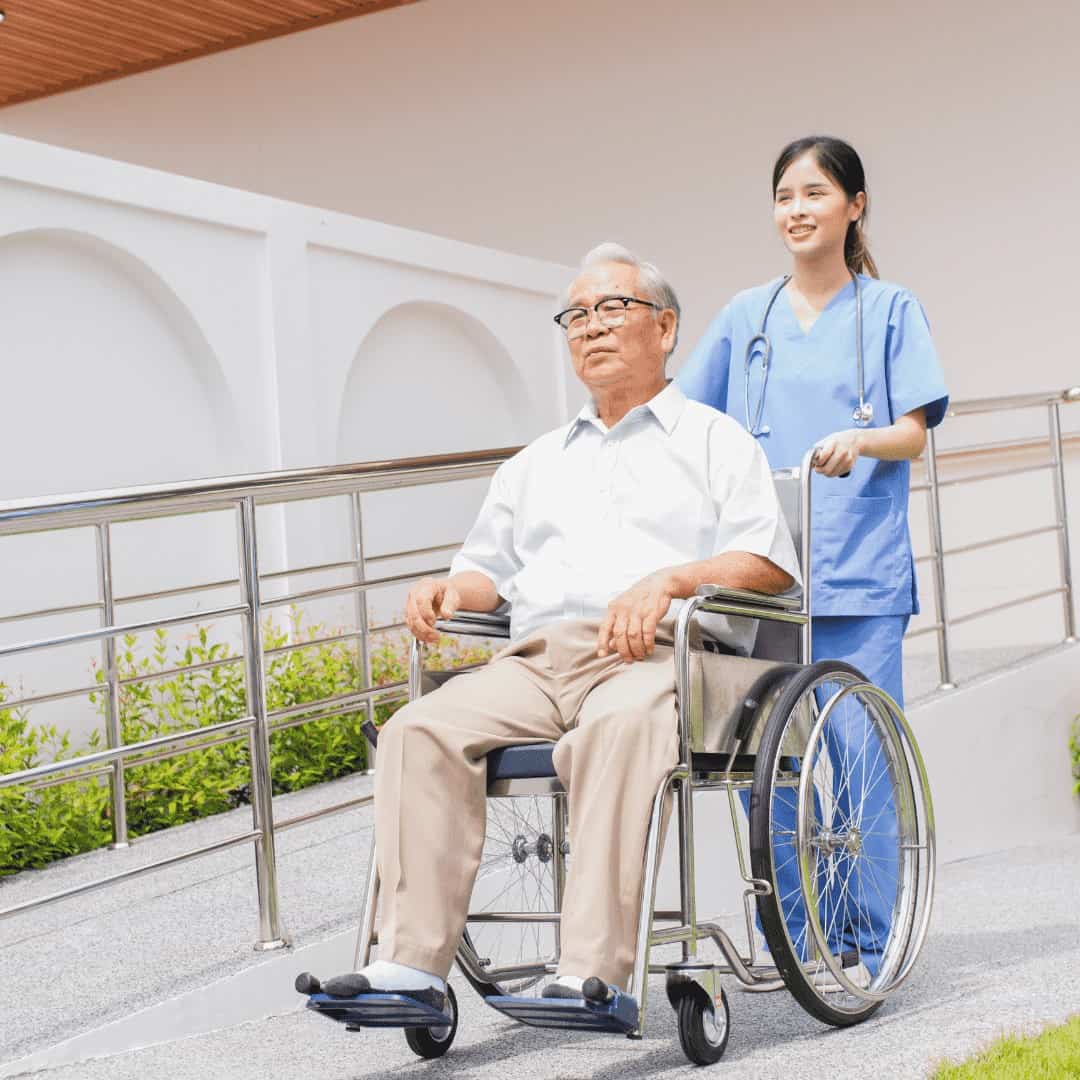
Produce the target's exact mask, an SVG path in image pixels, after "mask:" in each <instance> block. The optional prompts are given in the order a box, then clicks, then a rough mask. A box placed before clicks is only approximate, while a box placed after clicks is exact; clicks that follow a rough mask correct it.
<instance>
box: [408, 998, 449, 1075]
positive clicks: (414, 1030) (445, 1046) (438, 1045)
mask: <svg viewBox="0 0 1080 1080" xmlns="http://www.w3.org/2000/svg"><path fill="white" fill-rule="evenodd" d="M446 1001H447V1004H448V1005H449V1006H450V1016H451V1017H452V1018H453V1021H452V1023H451V1024H450V1026H449V1027H407V1028H406V1029H405V1041H406V1042H407V1043H408V1044H409V1049H410V1050H411V1051H412V1052H413V1053H414V1054H417V1055H419V1056H420V1057H422V1058H437V1057H442V1056H443V1054H445V1053H446V1051H447V1050H449V1049H450V1044H451V1043H452V1042H453V1041H454V1036H455V1035H456V1034H457V1025H458V1009H457V998H456V997H455V996H454V988H453V987H452V986H451V985H450V984H449V983H447V984H446Z"/></svg>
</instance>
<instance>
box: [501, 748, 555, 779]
mask: <svg viewBox="0 0 1080 1080" xmlns="http://www.w3.org/2000/svg"><path fill="white" fill-rule="evenodd" d="M554 749H555V744H554V743H553V742H543V743H526V744H525V745H524V746H503V747H501V748H500V749H498V750H492V751H491V752H490V753H489V754H488V756H487V768H488V783H489V784H490V783H491V782H492V781H493V780H531V779H533V778H534V777H544V776H556V775H558V774H557V773H556V772H555V766H554V765H553V764H552V762H551V755H552V751H554Z"/></svg>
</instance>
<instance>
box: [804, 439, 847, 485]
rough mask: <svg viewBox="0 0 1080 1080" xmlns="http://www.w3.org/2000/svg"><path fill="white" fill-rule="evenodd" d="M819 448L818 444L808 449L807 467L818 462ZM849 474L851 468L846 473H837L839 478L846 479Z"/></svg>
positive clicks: (812, 466)
mask: <svg viewBox="0 0 1080 1080" xmlns="http://www.w3.org/2000/svg"><path fill="white" fill-rule="evenodd" d="M820 449H821V447H820V446H815V447H813V449H811V450H810V461H809V462H808V468H809V469H813V468H814V465H816V464H818V451H819V450H820ZM850 475H851V470H850V469H849V470H848V472H846V473H840V474H839V476H840V480H847V478H848V477H849V476H850Z"/></svg>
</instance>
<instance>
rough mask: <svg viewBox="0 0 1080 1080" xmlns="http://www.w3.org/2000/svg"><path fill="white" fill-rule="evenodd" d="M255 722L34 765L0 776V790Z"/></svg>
mask: <svg viewBox="0 0 1080 1080" xmlns="http://www.w3.org/2000/svg"><path fill="white" fill-rule="evenodd" d="M254 723H255V718H254V717H253V716H244V717H241V718H240V719H238V720H224V721H222V722H221V723H220V724H207V725H206V727H201V728H191V729H190V730H188V731H178V732H173V733H171V734H169V735H156V736H154V738H152V739H143V740H142V741H141V742H134V743H125V744H124V745H123V746H116V747H111V748H110V749H108V750H95V751H94V752H93V753H91V754H83V755H82V756H80V757H74V758H64V760H63V761H53V762H51V763H50V764H48V765H35V766H34V767H33V768H32V769H21V770H20V771H19V772H13V773H5V774H4V775H2V776H0V789H3V788H7V787H16V786H17V785H19V784H23V783H25V782H26V781H28V780H37V779H39V778H40V777H45V776H53V775H55V774H56V773H62V772H71V771H73V770H76V769H80V768H85V767H86V766H87V765H100V764H102V763H103V762H106V761H123V760H124V759H125V758H129V757H134V756H135V755H137V754H141V753H143V752H145V751H147V750H157V749H158V748H160V747H164V746H173V745H175V744H177V743H186V742H191V741H193V740H194V739H198V738H199V737H200V736H205V735H215V734H217V733H219V732H225V731H237V730H241V729H247V728H251V727H252V726H253V725H254Z"/></svg>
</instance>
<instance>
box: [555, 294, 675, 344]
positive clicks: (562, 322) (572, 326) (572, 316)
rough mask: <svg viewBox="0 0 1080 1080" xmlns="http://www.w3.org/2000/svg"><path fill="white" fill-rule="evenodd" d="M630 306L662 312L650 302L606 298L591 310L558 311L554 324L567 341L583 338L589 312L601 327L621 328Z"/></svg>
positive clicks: (658, 306) (615, 297) (617, 297)
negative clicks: (592, 313) (561, 331)
mask: <svg viewBox="0 0 1080 1080" xmlns="http://www.w3.org/2000/svg"><path fill="white" fill-rule="evenodd" d="M631 304H643V305H644V306H645V307H651V308H652V309H653V310H654V311H660V310H662V309H661V307H660V305H659V304H654V303H652V301H650V300H638V299H637V297H634V296H607V297H605V298H604V299H603V300H601V301H599V302H598V303H595V304H593V306H592V307H591V308H583V307H572V308H567V309H566V310H565V311H560V312H559V314H558V315H556V316H555V322H556V323H558V325H559V326H561V327H562V328H563V329H564V330H565V331H566V337H567V340H569V341H573V340H574V339H575V338H579V337H584V336H585V331H586V330H587V329H588V327H589V312H590V311H595V312H596V319H597V321H598V322H599V323H600V325H601V326H612V327H614V326H622V324H623V323H624V322H626V312H627V309H628V308H629V307H630V305H631Z"/></svg>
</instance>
